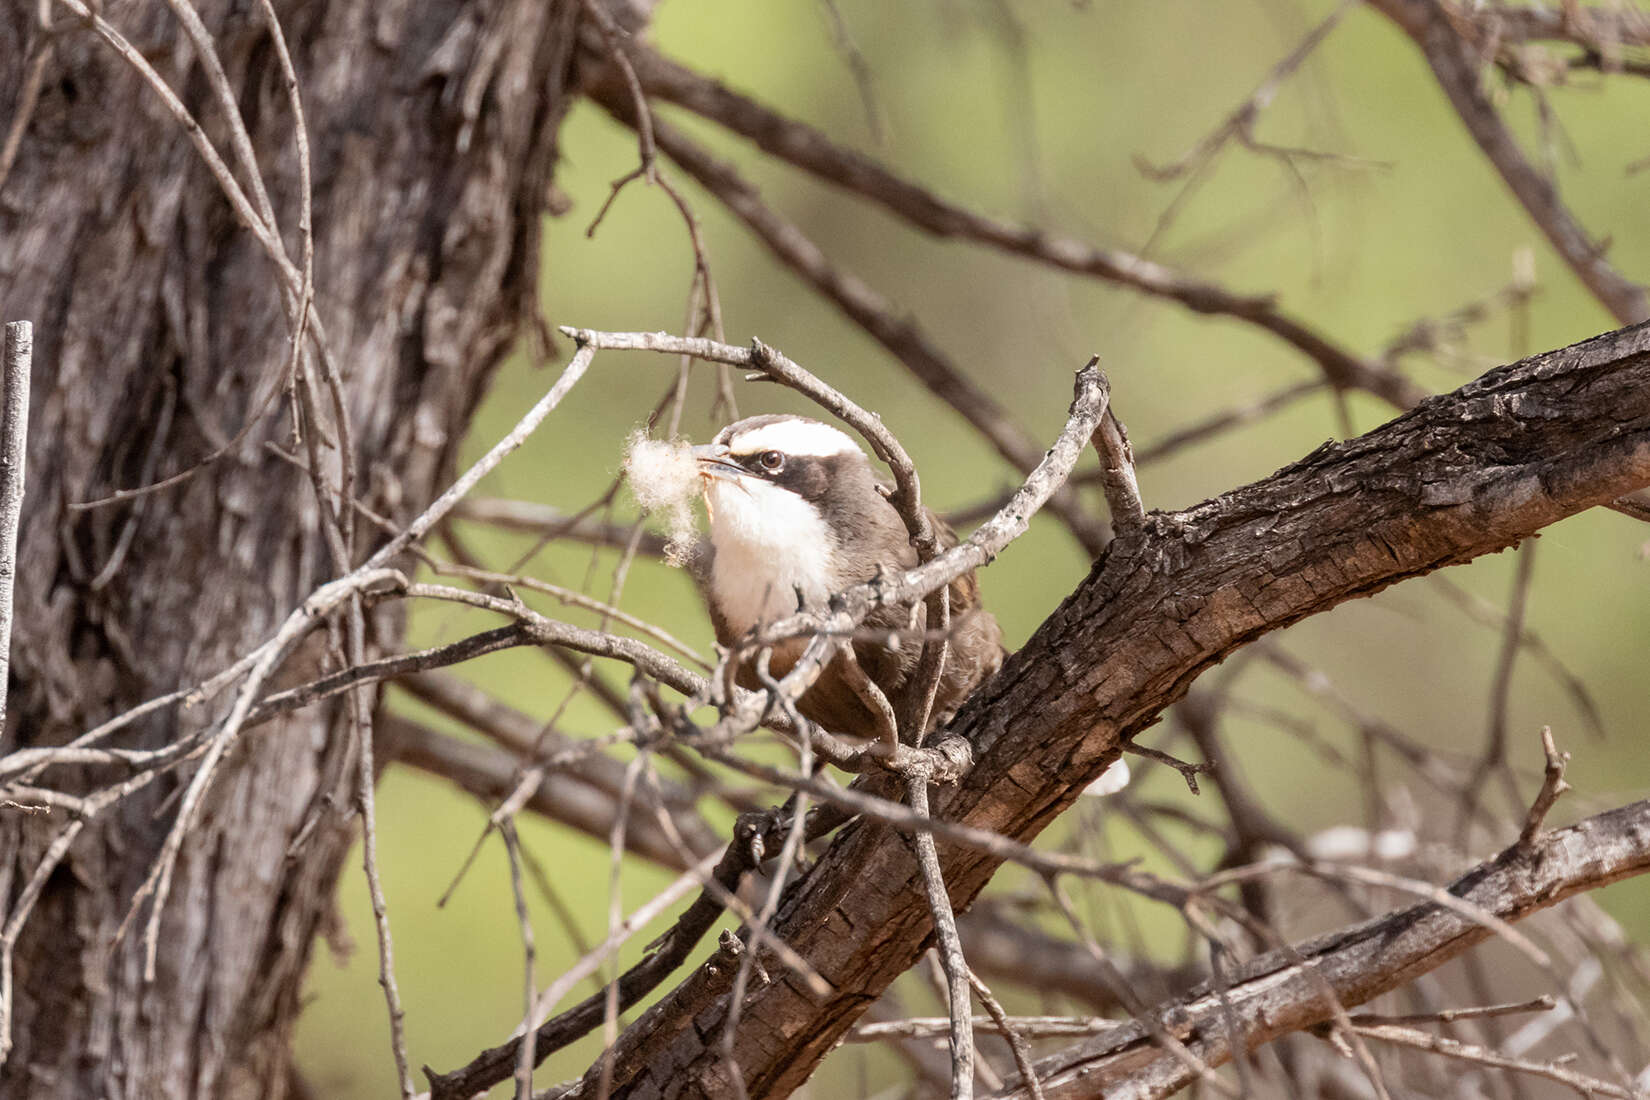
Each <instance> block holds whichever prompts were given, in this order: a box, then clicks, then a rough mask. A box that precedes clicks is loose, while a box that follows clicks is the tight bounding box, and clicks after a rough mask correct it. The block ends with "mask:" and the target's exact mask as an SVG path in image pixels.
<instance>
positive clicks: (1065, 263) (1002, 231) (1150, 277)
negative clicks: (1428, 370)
mask: <svg viewBox="0 0 1650 1100" xmlns="http://www.w3.org/2000/svg"><path fill="white" fill-rule="evenodd" d="M630 60H631V62H632V64H633V65H634V66H635V68H636V73H637V75H638V77H639V78H640V79H641V81H642V87H643V88H644V89H645V90H646V91H647V92H648V94H649V95H652V96H657V97H659V98H661V99H664V100H667V101H669V102H672V103H676V104H678V105H680V106H682V107H685V108H687V109H688V110H690V111H693V112H695V113H697V114H700V115H702V116H704V117H706V118H708V119H710V120H711V121H713V122H716V123H718V124H720V125H722V126H725V127H728V128H730V129H732V130H734V131H735V132H737V133H739V134H741V135H743V136H744V137H747V138H749V139H750V140H751V141H753V142H755V143H756V144H757V145H758V146H759V147H761V148H762V149H763V151H765V152H767V153H770V154H771V155H773V156H775V157H778V158H780V159H782V160H785V161H788V162H790V163H791V164H794V165H796V166H797V167H798V168H801V169H803V170H804V171H807V172H812V173H814V174H815V175H817V176H819V177H820V178H822V179H825V180H827V181H829V182H831V183H834V184H836V185H837V186H839V187H842V188H844V189H846V190H848V191H851V192H853V193H855V194H857V195H860V196H861V197H863V198H866V199H868V200H870V201H872V202H875V203H878V204H880V205H882V206H884V207H886V208H888V209H889V210H891V211H892V212H894V213H895V214H898V215H899V216H900V217H902V218H904V219H905V220H906V221H907V222H909V223H910V224H912V225H914V226H916V227H917V228H919V229H922V230H924V231H926V232H928V233H932V234H934V235H936V236H940V237H962V238H965V239H968V240H973V241H977V242H979V243H981V244H986V245H989V246H991V247H994V248H997V249H1000V250H1002V251H1005V252H1010V253H1013V254H1016V255H1020V256H1023V257H1025V258H1027V259H1030V260H1033V261H1035V262H1038V263H1043V264H1047V265H1049V266H1052V267H1056V268H1059V269H1061V270H1065V271H1070V272H1072V273H1074V274H1078V275H1087V276H1091V277H1093V278H1098V279H1103V280H1105V281H1107V282H1112V283H1116V284H1118V285H1120V286H1124V287H1128V288H1130V289H1133V290H1136V291H1139V292H1141V293H1143V294H1148V295H1151V296H1153V297H1159V298H1166V299H1169V300H1171V301H1176V302H1179V303H1180V304H1182V305H1184V306H1185V307H1187V308H1188V309H1191V310H1193V311H1194V312H1197V313H1210V314H1221V315H1226V316H1230V317H1233V318H1235V319H1237V320H1241V321H1244V322H1247V323H1249V324H1253V325H1256V326H1258V327H1260V328H1262V329H1264V330H1266V331H1268V332H1270V333H1272V334H1273V335H1274V336H1276V337H1277V338H1279V339H1281V340H1283V341H1284V342H1286V343H1288V344H1290V345H1292V346H1293V347H1295V348H1296V349H1298V350H1299V351H1301V352H1302V353H1303V354H1305V355H1306V356H1308V357H1309V358H1310V359H1312V360H1313V361H1314V362H1315V363H1316V364H1317V365H1318V367H1319V368H1320V369H1321V370H1322V371H1323V373H1324V376H1325V377H1326V378H1327V379H1329V380H1330V382H1332V383H1333V384H1334V385H1335V386H1337V387H1340V388H1351V389H1360V390H1365V391H1367V392H1370V393H1373V394H1376V395H1378V396H1380V397H1382V398H1383V399H1385V400H1387V401H1389V402H1391V403H1392V404H1394V405H1396V406H1398V407H1399V408H1408V407H1410V406H1411V405H1413V404H1415V402H1417V401H1419V400H1420V399H1421V398H1422V397H1423V396H1425V391H1424V390H1422V389H1421V388H1420V387H1418V386H1417V385H1416V384H1415V383H1414V382H1411V381H1410V380H1409V379H1408V378H1405V377H1404V376H1403V375H1401V374H1399V373H1398V372H1396V371H1394V370H1392V369H1390V368H1388V367H1386V366H1384V365H1383V364H1380V363H1376V362H1374V361H1371V360H1367V359H1364V358H1361V357H1359V356H1357V355H1355V354H1353V353H1352V352H1350V351H1348V350H1346V349H1345V348H1343V347H1340V346H1339V345H1337V344H1336V343H1335V342H1334V341H1333V340H1331V339H1330V338H1328V337H1327V336H1325V335H1324V334H1323V333H1321V332H1319V331H1317V330H1316V329H1314V328H1313V327H1312V326H1310V325H1309V324H1307V323H1306V322H1304V321H1302V320H1300V319H1299V318H1297V317H1294V316H1291V315H1289V314H1287V313H1285V312H1283V311H1282V310H1281V309H1280V308H1279V307H1278V305H1277V303H1276V301H1275V300H1274V298H1273V297H1272V296H1270V295H1265V294H1239V293H1235V292H1233V291H1230V290H1227V289H1226V288H1225V287H1222V286H1220V285H1218V284H1215V283H1210V282H1207V281H1205V280H1203V279H1198V278H1193V277H1190V276H1187V275H1184V274H1182V273H1180V272H1177V271H1174V270H1172V269H1170V268H1167V267H1165V266H1163V265H1161V264H1158V263H1154V262H1152V261H1151V260H1147V259H1144V258H1142V257H1140V256H1136V255H1131V254H1129V253H1127V252H1122V251H1118V250H1114V249H1104V248H1096V247H1094V246H1092V245H1089V244H1086V243H1084V242H1082V241H1077V240H1072V239H1069V238H1063V237H1060V236H1057V235H1055V234H1052V233H1049V232H1048V231H1046V230H1044V229H1042V228H1039V227H1036V226H1020V225H1011V224H1009V223H1007V222H1003V221H998V220H995V219H993V218H990V217H987V216H985V215H982V214H977V213H975V212H974V211H971V210H968V209H966V208H964V207H961V206H958V205H956V204H954V203H951V202H948V201H946V200H945V199H943V198H940V197H939V196H937V195H935V194H933V193H932V192H930V191H928V190H926V189H924V188H922V187H920V186H918V185H916V184H913V183H911V182H909V181H907V180H904V179H901V178H900V177H898V176H896V175H895V174H894V173H892V172H890V171H889V170H888V169H886V168H884V167H883V166H882V165H881V164H879V163H877V162H876V161H873V160H871V159H869V158H867V157H864V156H862V155H860V154H858V153H856V152H854V151H853V150H851V149H847V148H845V147H843V146H840V145H838V144H836V143H835V142H832V141H831V140H830V139H829V138H828V137H826V136H825V135H824V134H822V133H820V132H819V131H817V130H815V129H813V128H812V127H809V126H806V125H804V124H802V123H799V122H796V121H795V120H793V119H789V118H786V117H784V116H782V115H780V114H778V113H777V112H774V111H772V110H770V109H769V108H767V107H765V106H764V105H762V104H760V103H757V102H756V101H754V100H752V99H750V98H748V97H746V96H743V95H741V94H739V93H738V92H735V91H733V90H731V89H729V88H727V87H725V86H723V85H721V84H718V83H717V82H715V81H713V80H710V79H708V78H706V77H704V76H701V75H700V74H698V73H696V72H693V71H692V70H690V69H687V68H685V67H684V66H681V65H679V64H677V63H676V62H674V61H671V60H670V59H668V58H666V57H664V56H662V55H660V54H658V53H655V52H652V51H649V50H645V49H640V48H637V49H633V50H632V51H631V53H630ZM615 91H616V90H615ZM598 94H599V95H601V96H603V104H604V106H606V107H607V108H608V109H609V110H610V111H612V110H615V108H618V109H619V110H621V111H622V110H624V109H625V108H624V106H623V105H622V104H620V103H618V102H616V101H615V100H614V99H613V98H612V97H610V96H609V95H608V93H607V92H606V91H605V90H603V91H600V92H598ZM659 132H660V133H661V135H662V134H663V133H664V132H665V130H664V127H660V129H659ZM660 145H661V147H662V148H664V149H665V151H666V152H667V153H669V154H670V155H671V156H672V157H673V158H674V157H676V151H675V150H674V149H673V148H672V146H671V142H670V141H668V140H667V139H666V138H665V137H663V136H661V137H660ZM689 171H690V172H692V174H694V175H696V176H697V175H698V174H699V173H698V172H695V171H693V169H691V168H690V169H689ZM713 190H715V188H713ZM741 216H744V215H741ZM753 228H755V226H753ZM788 228H790V229H791V232H792V233H793V234H794V227H788ZM758 232H762V231H761V230H758ZM764 236H766V234H765V233H764ZM770 246H772V244H771V242H770ZM941 396H944V395H943V394H942V395H941ZM965 415H967V413H966V412H965ZM970 419H971V420H972V417H970Z"/></svg>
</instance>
